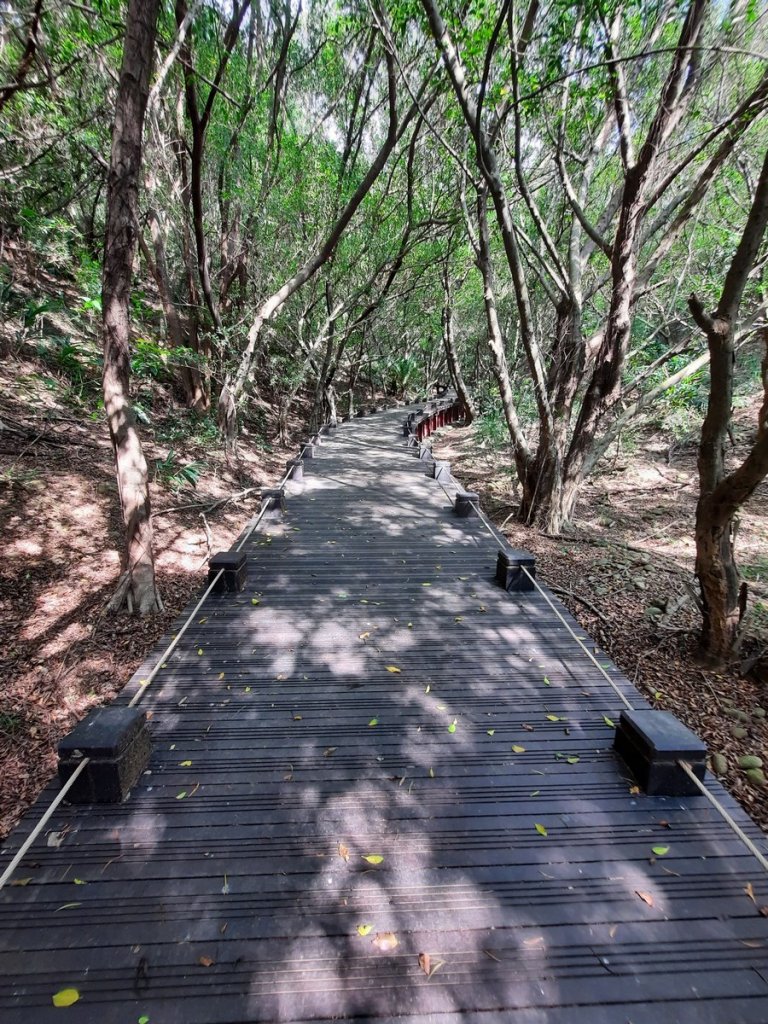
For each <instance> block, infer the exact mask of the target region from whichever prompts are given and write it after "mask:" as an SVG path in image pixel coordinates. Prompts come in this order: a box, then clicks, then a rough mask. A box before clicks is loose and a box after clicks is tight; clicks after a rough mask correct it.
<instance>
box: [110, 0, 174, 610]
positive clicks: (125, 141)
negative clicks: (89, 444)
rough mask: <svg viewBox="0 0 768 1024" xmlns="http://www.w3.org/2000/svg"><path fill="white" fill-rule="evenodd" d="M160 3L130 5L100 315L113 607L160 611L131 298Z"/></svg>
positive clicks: (143, 0)
mask: <svg viewBox="0 0 768 1024" xmlns="http://www.w3.org/2000/svg"><path fill="white" fill-rule="evenodd" d="M159 6H160V2H159V0H129V4H128V10H127V14H126V23H125V39H124V44H123V61H122V68H121V71H120V80H119V84H118V88H117V98H116V101H115V123H114V128H113V131H112V156H111V160H110V164H109V177H108V185H107V205H106V230H105V237H104V267H103V277H102V310H103V314H102V316H103V330H104V335H103V339H104V371H103V383H104V408H105V410H106V414H107V423H108V424H109V433H110V437H111V439H112V448H113V450H114V455H115V467H116V472H117V485H118V489H119V493H120V505H121V508H122V514H123V526H124V528H125V538H124V548H123V555H122V576H121V579H120V583H119V586H118V589H117V592H116V594H115V596H114V598H113V599H112V602H111V607H112V608H113V609H118V608H120V607H122V605H123V604H127V606H128V608H129V609H130V610H133V611H136V612H137V613H138V614H139V615H145V614H147V613H149V612H155V611H160V610H162V602H161V599H160V595H159V593H158V591H157V587H156V584H155V564H154V556H153V552H152V520H151V518H150V515H151V509H150V498H149V481H148V474H147V463H146V460H145V458H144V453H143V451H142V447H141V439H140V437H139V431H138V426H137V422H136V415H135V413H134V411H133V407H132V405H131V397H130V372H131V363H130V297H131V277H132V269H133V258H134V253H135V249H136V235H137V216H138V191H139V174H140V171H141V157H142V133H143V127H144V114H145V111H146V105H147V97H148V94H149V78H150V73H151V70H152V62H153V57H154V46H155V34H156V31H157V15H158V10H159Z"/></svg>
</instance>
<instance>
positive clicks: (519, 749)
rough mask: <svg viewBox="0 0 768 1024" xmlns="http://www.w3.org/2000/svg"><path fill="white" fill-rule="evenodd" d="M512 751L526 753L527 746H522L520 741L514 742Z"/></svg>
mask: <svg viewBox="0 0 768 1024" xmlns="http://www.w3.org/2000/svg"><path fill="white" fill-rule="evenodd" d="M512 753H513V754H524V753H525V747H522V746H520V744H519V743H513V744H512Z"/></svg>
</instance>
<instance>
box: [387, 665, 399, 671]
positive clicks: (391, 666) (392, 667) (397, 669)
mask: <svg viewBox="0 0 768 1024" xmlns="http://www.w3.org/2000/svg"><path fill="white" fill-rule="evenodd" d="M399 671H400V669H399V668H398V667H397V665H387V672H399Z"/></svg>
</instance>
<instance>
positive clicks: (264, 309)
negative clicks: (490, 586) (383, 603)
mask: <svg viewBox="0 0 768 1024" xmlns="http://www.w3.org/2000/svg"><path fill="white" fill-rule="evenodd" d="M386 61H387V80H388V93H389V125H388V130H387V137H386V139H385V140H384V143H383V145H382V146H381V149H380V150H379V152H378V153H377V154H376V157H375V159H374V160H373V163H372V164H371V166H370V167H369V169H368V172H367V174H366V175H365V177H364V178H363V179H362V181H361V182H360V184H359V185H358V187H357V188H356V189H355V191H354V193H353V194H352V196H351V197H350V199H349V201H348V202H347V204H346V206H345V207H344V209H343V210H342V212H341V213H340V215H339V217H338V219H337V220H336V222H335V224H334V225H333V227H332V228H331V230H330V232H329V234H328V237H327V238H326V240H325V242H324V243H323V244H322V246H321V247H320V248H319V249H318V251H317V252H316V253H315V254H314V255H313V256H311V257H310V258H309V259H308V260H307V261H306V262H305V263H304V264H303V266H301V267H300V268H299V270H298V271H297V272H296V273H295V274H294V275H293V277H291V278H290V279H289V280H288V281H286V282H285V283H284V284H283V286H282V287H281V288H279V289H278V290H277V291H276V292H274V294H272V295H270V296H269V298H268V299H267V300H266V301H265V302H264V303H263V304H262V305H261V306H260V308H259V309H258V311H257V313H256V316H255V317H254V319H253V323H252V324H251V329H250V330H249V332H248V341H247V343H246V346H245V349H244V351H243V354H242V356H241V357H240V363H239V365H238V368H237V370H236V371H235V373H234V375H232V376H230V377H228V378H227V380H226V381H225V383H224V387H223V388H222V389H221V394H220V395H219V404H218V421H219V427H220V429H221V431H222V433H223V434H224V436H225V438H226V439H227V442H228V443H229V444H232V443H234V441H235V439H236V437H237V407H238V404H239V402H240V400H241V398H242V396H243V393H244V391H245V387H246V384H247V382H248V379H249V377H250V373H251V368H252V366H253V362H254V359H255V357H256V353H257V351H258V346H259V342H260V338H261V332H262V329H263V327H264V325H265V324H266V323H268V322H269V321H270V320H271V319H272V317H273V316H275V315H276V314H277V313H278V312H279V310H280V309H282V307H283V306H284V305H285V303H286V302H287V301H288V299H290V297H291V296H292V295H294V294H295V293H296V292H297V291H298V290H299V289H300V288H302V287H303V286H304V285H305V284H306V283H307V281H309V280H310V279H311V278H312V277H314V275H315V274H316V273H317V271H318V270H319V269H320V268H321V267H322V266H323V264H325V263H326V262H327V261H328V260H329V259H330V258H331V256H332V255H333V252H334V250H335V249H336V246H337V245H338V243H339V239H340V238H341V236H342V235H343V234H344V232H345V230H346V228H347V225H348V224H349V222H350V221H351V220H352V218H353V217H354V215H355V213H356V211H357V209H358V207H359V206H360V204H361V203H362V201H363V199H364V198H365V197H366V195H367V194H368V192H369V191H370V190H371V188H372V186H373V184H374V182H375V181H376V180H377V178H378V177H379V175H380V174H381V172H382V171H383V169H384V167H385V166H386V163H387V161H388V159H389V157H390V154H391V153H392V151H393V150H394V148H395V145H396V144H397V141H398V139H399V138H400V137H401V136H402V134H403V132H404V131H405V129H406V127H407V126H408V124H409V122H410V121H411V120H412V119H413V117H414V115H415V113H416V110H417V106H416V104H415V103H414V104H412V105H411V106H410V108H409V110H408V112H407V113H406V114H405V116H404V117H403V119H402V121H401V122H400V125H399V127H398V117H397V88H396V79H395V63H394V59H393V57H392V55H391V54H390V53H389V51H387V52H386Z"/></svg>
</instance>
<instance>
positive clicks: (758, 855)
mask: <svg viewBox="0 0 768 1024" xmlns="http://www.w3.org/2000/svg"><path fill="white" fill-rule="evenodd" d="M438 483H439V485H440V487H441V488H442V490H443V493H444V494H445V495H446V496H447V497H448V498H451V495H450V494H449V493H448V491H446V489H445V487H443V484H442V482H441V481H438ZM457 489H458V485H457ZM470 504H471V505H472V507H473V508H474V510H475V511H476V512H477V515H478V518H479V519H480V522H481V523H482V525H483V527H484V528H485V529H486V531H487V532H488V533H489V534H490V535H491V537H493V539H494V540H495V541H498V539H499V537H498V534H497V531H496V528H495V527H494V526H493V524H492V523H491V522H490V521H489V520H488V518H487V517H486V515H485V513H484V512H483V510H482V509H481V508H480V506H479V504H478V503H477V502H474V501H470ZM520 568H521V569H522V571H523V572H524V573H525V575H526V576H527V577H528V579H529V580H530V582H531V583H532V584H533V586H534V588H535V589H536V591H537V592H538V593H539V594H540V596H541V597H543V598H544V600H545V601H546V602H547V604H548V605H549V607H550V609H551V610H552V611H553V612H554V613H555V615H556V616H557V618H558V619H559V620H560V622H561V623H562V624H563V626H565V628H566V629H567V630H568V633H569V634H570V635H571V637H572V638H573V639H574V640H575V641H576V643H577V644H578V645H579V647H580V648H581V650H582V651H583V652H584V653H585V654H586V655H587V657H588V658H589V660H590V661H591V662H592V664H593V665H594V666H595V668H597V670H598V672H600V674H601V675H602V676H603V678H604V679H605V680H606V682H607V683H608V684H609V685H610V687H611V689H612V690H613V691H614V692H615V694H616V695H617V697H618V698H619V699H620V700H621V702H622V704H623V705H624V706H625V707H626V709H627V710H628V711H634V710H635V708H634V705H633V704H632V702H631V701H630V700H629V698H628V697H627V695H626V694H625V693H623V691H622V690H620V689H619V687H618V686H617V685H616V683H615V682H614V680H613V679H611V677H610V676H609V675H608V673H607V672H606V671H605V669H604V668H603V666H602V665H601V664H600V663H599V662H598V660H597V659H596V658H595V656H594V655H593V653H592V652H591V651H590V650H589V648H588V647H586V646H585V645H584V643H583V641H582V640H581V638H580V637H579V636H578V635H577V634H576V633H575V632H574V631H573V629H572V628H571V626H570V624H569V623H568V621H567V620H566V619H565V617H564V616H563V615H562V614H561V613H560V611H559V610H558V608H557V607H556V606H555V604H554V602H553V601H552V600H551V598H550V597H549V595H548V594H547V593H546V591H545V590H544V589H543V588H542V587H541V586H540V584H539V582H538V581H537V580H536V578H535V577H534V576H533V575H532V574H531V573H530V572H528V570H527V569H526V567H525V566H524V565H521V566H520ZM676 764H677V766H678V767H679V768H680V769H681V770H682V771H683V772H684V773H685V774H686V775H687V777H688V778H689V779H690V780H691V782H692V783H693V784H694V785H695V786H696V788H697V789H698V790H699V792H700V793H701V795H702V796H703V797H705V798H706V799H707V800H708V802H709V803H710V804H711V805H712V807H713V808H714V809H715V810H716V811H717V813H718V814H719V815H720V817H721V818H722V819H723V821H724V822H725V823H726V824H727V825H728V826H729V827H730V828H731V830H732V831H733V833H734V835H735V836H736V837H737V838H738V839H739V840H741V842H742V843H743V845H744V846H745V847H746V849H747V850H748V851H749V852H750V853H751V854H752V856H753V857H754V858H755V860H756V861H757V862H758V864H759V865H760V866H761V867H762V868H763V870H764V871H766V872H768V857H766V856H765V854H763V853H762V852H761V851H760V849H759V848H758V847H757V845H756V844H755V843H754V842H753V840H752V839H750V837H749V836H748V835H747V833H746V832H745V831H744V829H743V828H742V827H741V826H740V825H739V824H738V822H737V821H736V820H735V819H734V818H733V816H732V815H731V814H730V812H729V811H728V810H727V809H726V808H725V807H724V806H723V805H722V803H721V802H720V801H719V800H718V799H717V797H716V796H715V795H714V794H713V793H712V792H710V790H709V789H707V787H706V786H705V785H704V783H703V782H702V781H701V779H700V778H699V777H698V776H697V775H696V773H695V772H694V771H693V769H692V768H691V765H690V764H689V763H688V762H687V761H684V760H681V759H680V760H678V761H677V762H676Z"/></svg>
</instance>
